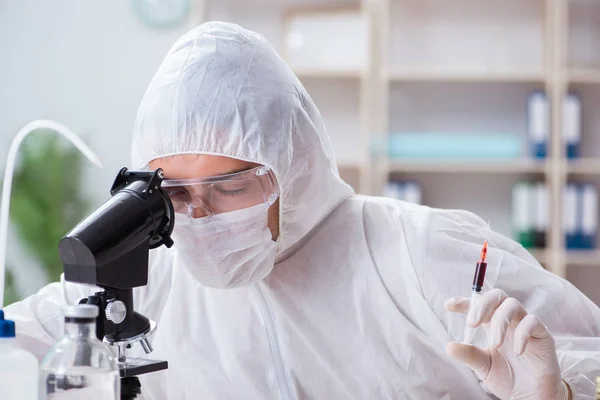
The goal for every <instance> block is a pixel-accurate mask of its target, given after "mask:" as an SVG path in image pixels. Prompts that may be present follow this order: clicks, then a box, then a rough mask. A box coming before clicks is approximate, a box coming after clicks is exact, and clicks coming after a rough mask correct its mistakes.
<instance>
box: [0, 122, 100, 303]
mask: <svg viewBox="0 0 600 400" xmlns="http://www.w3.org/2000/svg"><path fill="white" fill-rule="evenodd" d="M38 129H48V130H51V131H53V132H55V133H59V134H61V135H63V136H64V137H65V138H66V139H68V140H69V141H70V142H71V143H72V144H73V145H74V146H75V147H77V149H79V151H81V152H82V153H83V154H84V155H85V156H86V157H87V159H88V160H90V161H91V162H92V163H93V164H95V165H97V166H99V167H102V163H101V162H100V159H99V158H98V156H97V155H96V154H95V153H94V152H93V151H92V150H91V149H90V148H89V147H88V146H87V145H86V144H85V143H84V142H83V141H82V140H81V139H80V138H79V137H78V136H77V135H76V134H74V133H73V132H72V131H71V130H70V129H68V128H67V127H66V126H64V125H61V124H59V123H57V122H54V121H50V120H36V121H32V122H30V123H28V124H27V125H25V126H24V127H23V128H21V129H20V130H19V132H17V135H16V136H15V138H14V139H13V141H12V143H11V145H10V149H9V150H8V157H7V159H6V169H5V170H4V182H3V185H2V202H1V203H0V308H2V307H3V306H4V284H5V272H6V244H7V241H8V213H9V210H10V191H11V185H12V178H13V173H14V169H15V161H16V159H17V152H18V150H19V146H21V143H22V142H23V139H25V138H26V137H27V135H29V134H30V133H31V132H33V131H36V130H38ZM40 179H44V178H43V177H40ZM57 246H58V243H57Z"/></svg>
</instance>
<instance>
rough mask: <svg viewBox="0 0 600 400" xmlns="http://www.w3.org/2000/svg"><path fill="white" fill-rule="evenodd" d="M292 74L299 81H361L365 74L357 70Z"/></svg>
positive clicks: (303, 70)
mask: <svg viewBox="0 0 600 400" xmlns="http://www.w3.org/2000/svg"><path fill="white" fill-rule="evenodd" d="M294 73H295V74H296V76H297V77H298V78H300V79H305V78H319V79H324V78H327V79H336V78H337V79H340V78H342V79H361V78H362V77H363V76H364V75H365V73H364V72H363V71H359V70H347V71H344V70H338V71H335V70H327V69H304V68H302V69H294Z"/></svg>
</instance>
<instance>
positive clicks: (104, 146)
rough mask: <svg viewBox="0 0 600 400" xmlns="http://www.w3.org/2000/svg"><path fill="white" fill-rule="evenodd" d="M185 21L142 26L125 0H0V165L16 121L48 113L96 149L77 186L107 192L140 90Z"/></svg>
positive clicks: (121, 160) (96, 194)
mask: <svg viewBox="0 0 600 400" xmlns="http://www.w3.org/2000/svg"><path fill="white" fill-rule="evenodd" d="M190 24H192V19H190V22H189V23H188V24H186V25H187V26H182V27H179V28H176V29H172V30H164V31H161V30H154V29H151V28H148V27H146V26H145V25H143V24H142V22H141V21H139V20H138V19H137V17H136V15H135V12H134V10H133V7H132V6H131V2H130V1H126V0H104V1H80V0H53V1H47V0H27V1H2V2H0V58H1V62H0V165H2V167H1V168H0V169H3V168H4V162H5V157H6V152H7V150H8V146H9V144H10V140H11V139H12V137H13V136H14V134H15V133H16V131H17V129H18V128H20V127H21V126H22V125H23V124H25V123H27V122H28V121H30V120H32V119H36V118H51V119H55V120H57V121H59V122H61V123H63V124H65V125H67V126H68V127H70V128H71V129H73V130H74V131H76V132H77V133H79V134H81V135H83V136H84V137H85V141H86V142H87V143H88V144H90V145H91V147H92V149H93V150H95V151H96V152H97V153H98V155H99V156H100V159H101V160H102V162H103V163H104V169H102V170H99V169H97V168H95V167H90V168H87V169H86V184H85V190H86V192H87V193H89V196H90V197H91V201H92V202H93V204H100V203H101V202H102V201H104V200H105V199H106V198H108V190H109V188H110V184H111V183H112V180H113V179H114V177H115V175H116V173H117V172H118V170H119V169H120V168H121V167H123V166H125V165H128V164H129V152H130V148H131V144H130V137H131V128H132V123H133V120H134V118H135V113H136V110H137V107H138V104H139V101H140V100H141V97H142V95H143V93H144V90H145V88H146V86H147V84H148V83H149V81H150V79H151V77H152V75H153V74H154V72H155V71H156V69H157V67H158V65H159V63H160V61H161V60H162V58H163V57H164V55H165V53H166V52H167V50H168V49H169V47H170V46H171V44H172V43H173V42H174V41H175V40H176V39H177V37H179V36H180V35H181V34H182V33H183V32H184V31H185V30H187V29H188V27H189V25H190ZM40 178H43V177H40Z"/></svg>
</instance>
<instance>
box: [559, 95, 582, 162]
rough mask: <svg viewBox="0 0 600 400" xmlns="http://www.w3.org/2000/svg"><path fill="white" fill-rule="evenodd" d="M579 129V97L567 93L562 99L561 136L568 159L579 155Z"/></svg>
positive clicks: (580, 126) (580, 127)
mask: <svg viewBox="0 0 600 400" xmlns="http://www.w3.org/2000/svg"><path fill="white" fill-rule="evenodd" d="M581 129H582V125H581V98H580V97H579V96H578V95H577V94H575V93H568V94H567V95H566V96H565V98H564V101H563V132H562V134H563V135H562V136H563V143H564V145H565V147H566V155H567V158H569V159H573V158H578V157H579V147H580V143H581Z"/></svg>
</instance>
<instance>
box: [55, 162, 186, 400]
mask: <svg viewBox="0 0 600 400" xmlns="http://www.w3.org/2000/svg"><path fill="white" fill-rule="evenodd" d="M163 178H164V174H163V171H162V170H160V169H158V170H156V171H128V170H127V169H126V168H123V169H122V170H121V171H119V174H118V175H117V177H116V179H115V181H114V184H113V186H112V188H111V190H110V193H111V196H112V197H111V198H110V199H109V200H108V201H107V202H105V203H104V204H103V205H102V206H100V207H99V208H98V209H97V210H96V211H94V212H93V213H92V214H91V215H89V216H88V217H87V218H85V219H84V220H83V221H81V222H80V223H79V224H78V225H77V226H75V228H73V229H72V230H71V231H70V232H69V233H67V235H65V237H63V238H62V240H61V241H60V243H59V246H58V249H59V254H60V258H61V259H62V262H63V266H64V276H65V280H66V281H69V282H76V283H84V284H91V285H96V286H98V287H100V288H102V289H103V290H102V291H99V292H97V293H95V294H94V295H92V296H89V297H88V298H85V299H82V300H81V301H80V303H85V304H94V305H96V306H98V308H99V311H100V313H99V315H98V317H97V321H96V335H97V337H98V339H100V340H103V341H104V342H105V343H107V344H109V345H111V346H115V347H117V350H118V359H119V370H120V374H121V398H122V399H123V400H131V399H134V398H135V397H136V396H137V395H138V394H140V393H141V386H140V383H139V379H138V378H137V375H141V374H146V373H150V372H155V371H160V370H164V369H167V367H168V365H167V362H166V361H156V360H148V359H141V358H134V359H130V358H127V355H126V353H127V349H130V348H131V346H132V345H133V344H134V343H137V342H139V343H140V344H141V345H142V348H143V349H144V351H145V352H146V353H147V354H148V353H150V352H151V351H152V346H151V345H150V342H149V341H148V340H147V339H148V336H150V335H151V334H152V333H153V332H154V330H155V329H156V324H155V323H154V322H153V321H151V320H149V319H148V318H147V317H145V316H143V315H141V314H139V313H137V312H136V311H135V310H134V304H133V288H136V287H140V286H145V285H147V284H148V258H149V252H150V250H151V249H154V248H157V247H159V246H161V245H163V244H164V245H165V246H167V247H171V246H172V245H173V241H172V239H171V233H172V232H173V227H174V223H175V214H174V210H173V205H172V203H171V201H170V199H169V196H168V195H167V194H166V192H165V191H164V190H163V189H162V188H161V183H162V180H163Z"/></svg>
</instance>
